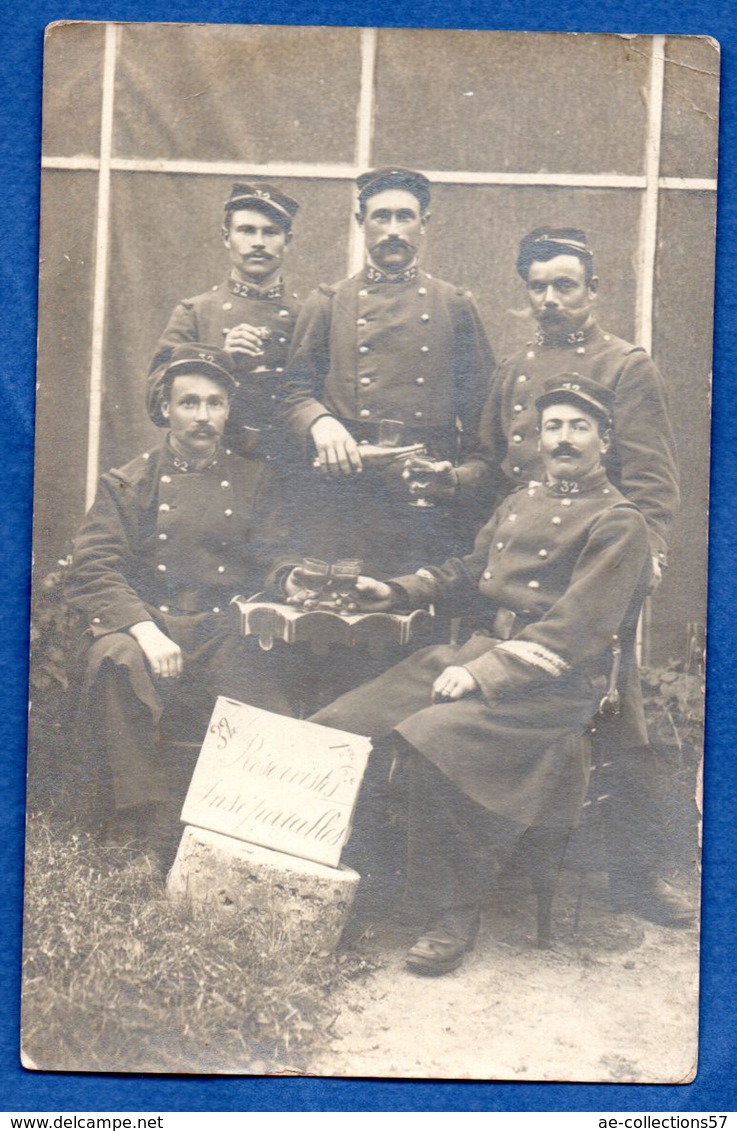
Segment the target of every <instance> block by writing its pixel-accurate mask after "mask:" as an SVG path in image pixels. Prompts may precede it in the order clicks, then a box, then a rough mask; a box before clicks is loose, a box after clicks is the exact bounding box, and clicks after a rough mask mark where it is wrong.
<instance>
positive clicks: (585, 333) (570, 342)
mask: <svg viewBox="0 0 737 1131" xmlns="http://www.w3.org/2000/svg"><path fill="white" fill-rule="evenodd" d="M595 327H596V323H595V322H594V320H593V319H592V320H591V321H590V322H587V323H586V325H585V326H582V327H581V329H580V330H574V331H573V333H571V334H544V333H543V332H542V330H538V331H537V333H536V334H535V345H538V346H578V345H580V344H581V342H585V341H586V340H587V339H588V338H590V337H591V335H592V333H593V331H594V329H595Z"/></svg>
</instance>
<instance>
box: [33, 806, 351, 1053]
mask: <svg viewBox="0 0 737 1131" xmlns="http://www.w3.org/2000/svg"><path fill="white" fill-rule="evenodd" d="M23 944H24V964H23V1016H22V1031H23V1049H24V1053H25V1056H26V1057H27V1058H30V1060H31V1061H32V1062H33V1064H34V1065H35V1066H36V1067H39V1068H43V1069H52V1070H57V1071H91V1072H221V1073H222V1072H230V1073H254V1074H259V1075H260V1074H266V1073H275V1072H281V1073H290V1072H294V1073H299V1072H302V1071H307V1070H308V1069H307V1065H308V1062H309V1060H310V1057H311V1054H313V1053H315V1052H316V1051H318V1050H319V1048H320V1047H322V1045H323V1044H324V1042H325V1041H326V1040H327V1039H329V1037H330V1029H331V1026H332V1024H333V1023H334V1021H335V1018H336V1016H337V1006H336V1004H335V991H336V990H338V989H339V988H340V987H341V986H342V985H343V984H344V983H345V981H346V979H348V978H351V977H354V976H357V975H360V974H361V973H363V972H364V970H365V969H366V963H365V962H364V961H363V960H362V959H361V958H360V957H359V956H357V955H354V954H351V953H350V952H348V953H345V954H339V955H327V954H319V955H318V954H313V955H309V956H308V957H307V958H305V957H304V956H301V957H296V956H295V955H294V954H292V953H290V949H289V944H288V942H287V941H286V939H285V937H284V934H283V932H282V931H281V930H280V928H279V923H278V919H277V918H276V917H275V916H273V915H272V916H264V919H263V920H262V921H261V922H255V923H254V922H252V921H249V922H248V923H247V924H245V923H235V922H233V923H231V922H228V923H223V922H222V921H219V920H218V921H212V922H210V921H201V920H197V921H195V920H192V919H190V918H188V917H187V915H186V912H185V911H184V910H183V909H182V908H181V907H179V906H178V905H176V904H173V903H171V902H169V900H168V899H167V898H166V894H165V890H164V883H163V880H162V878H161V876H160V875H159V874H157V873H156V872H152V871H151V870H150V868H147V867H146V865H145V863H143V862H142V861H141V860H140V859H139V860H136V859H135V857H134V856H133V855H132V854H130V853H129V854H126V853H125V851H124V850H121V849H102V848H100V847H99V845H98V844H96V843H95V841H94V840H93V839H92V838H91V837H90V836H89V835H88V834H85V833H82V832H79V831H77V830H75V828H74V827H73V826H71V825H69V824H61V825H55V824H52V823H50V822H49V821H48V820H47V819H46V818H44V817H40V816H33V817H31V818H30V819H29V824H28V833H27V850H26V902H25V926H24V939H23Z"/></svg>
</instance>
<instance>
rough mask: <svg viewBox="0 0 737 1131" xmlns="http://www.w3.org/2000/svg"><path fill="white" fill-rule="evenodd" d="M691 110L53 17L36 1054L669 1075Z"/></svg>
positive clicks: (677, 989)
mask: <svg viewBox="0 0 737 1131" xmlns="http://www.w3.org/2000/svg"><path fill="white" fill-rule="evenodd" d="M718 102H719V48H718V45H717V44H716V43H715V42H714V41H713V40H711V39H708V38H705V37H704V38H700V37H678V36H674V37H671V36H661V35H658V36H646V35H627V36H623V35H604V34H602V35H583V34H582V35H574V34H570V35H569V34H537V33H536V34H531V33H524V32H520V33H517V32H515V33H497V32H474V31H432V30H420V29H391V30H389V29H371V28H344V27H334V28H320V27H266V26H217V25H204V24H203V25H187V26H184V25H181V26H180V25H174V24H171V25H164V24H161V25H160V24H115V23H109V24H104V23H73V22H70V23H59V24H56V25H54V26H52V27H51V28H49V29H48V32H47V37H46V48H45V69H44V118H43V181H42V237H41V263H40V316H39V317H40V327H39V358H38V398H37V445H36V471H35V528H34V570H35V575H34V587H33V609H32V658H31V715H30V720H31V724H30V747H29V755H28V835H27V855H26V881H25V884H26V887H25V892H26V897H25V924H24V948H23V949H24V974H23V995H22V996H23V1006H22V1008H23V1017H22V1058H23V1064H24V1065H25V1066H26V1067H28V1068H32V1069H38V1070H41V1071H44V1070H46V1071H48V1070H63V1071H74V1072H137V1073H140V1072H144V1073H146V1072H149V1073H167V1074H172V1073H215V1074H218V1073H219V1074H244V1075H247V1074H252V1075H253V1074H255V1075H267V1074H281V1075H285V1074H303V1075H313V1076H353V1077H356V1076H359V1077H360V1076H366V1077H398V1078H420V1079H421V1078H436V1079H459V1078H460V1079H477V1080H520V1081H533V1080H547V1081H554V1080H561V1081H601V1082H620V1083H624V1082H627V1083H629V1082H648V1083H679V1082H682V1083H685V1082H688V1081H690V1080H692V1079H693V1078H694V1076H695V1074H696V1071H697V1065H698V993H699V991H698V962H699V910H700V901H699V894H700V854H701V813H702V805H701V784H700V783H701V766H702V753H703V732H704V668H705V649H706V639H705V624H706V560H707V514H708V470H709V392H710V368H711V350H712V311H713V265H714V237H715V205H716V158H717V130H718Z"/></svg>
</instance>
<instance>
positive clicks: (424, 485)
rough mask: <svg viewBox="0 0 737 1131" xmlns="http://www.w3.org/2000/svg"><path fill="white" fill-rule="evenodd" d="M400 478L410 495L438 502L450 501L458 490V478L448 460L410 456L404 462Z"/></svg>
mask: <svg viewBox="0 0 737 1131" xmlns="http://www.w3.org/2000/svg"><path fill="white" fill-rule="evenodd" d="M402 478H403V479H404V482H405V484H406V486H407V490H408V491H409V493H410V495H412V496H413V497H414V496H419V495H421V496H422V497H423V498H424V499H432V501H433V502H440V501H442V500H444V499H452V498H453V496H454V495H455V493H456V490H457V488H458V476H457V474H456V470H455V468H454V467H453V464H452V463H451V462H450V460H447V459H443V460H432V459H422V458H421V457H419V456H410V457H409V459H407V460H405V461H404V467H403V469H402Z"/></svg>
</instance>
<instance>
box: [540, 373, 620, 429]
mask: <svg viewBox="0 0 737 1131" xmlns="http://www.w3.org/2000/svg"><path fill="white" fill-rule="evenodd" d="M551 404H575V405H578V406H579V407H580V408H582V409H583V410H584V412H587V413H590V414H591V415H592V416H595V417H596V418H597V420H600V421H601V422H602V423H603V424H604V425H605V426H606V427H607V428H609V427H611V424H612V416H613V413H614V392H613V391H612V390H611V389H607V388H606V386H605V385H600V384H599V382H598V381H594V379H593V378H592V377H585V376H584V375H583V374H582V373H559V374H558V376H557V377H551V378H550V379H549V380H548V381H546V382H545V388H544V390H543V392H542V393H541V394H540V396H539V397H538V398H537V400H536V401H535V408H536V409H537V411H538V412H542V410H543V409H544V408H545V407H546V405H551Z"/></svg>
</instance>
